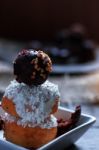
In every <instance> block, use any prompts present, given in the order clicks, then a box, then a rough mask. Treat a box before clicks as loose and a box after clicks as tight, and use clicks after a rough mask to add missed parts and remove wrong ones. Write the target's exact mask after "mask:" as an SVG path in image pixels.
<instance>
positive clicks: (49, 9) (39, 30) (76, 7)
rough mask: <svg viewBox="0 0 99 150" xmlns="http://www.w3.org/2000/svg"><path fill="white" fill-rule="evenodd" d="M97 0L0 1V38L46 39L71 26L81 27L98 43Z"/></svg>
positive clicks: (98, 7)
mask: <svg viewBox="0 0 99 150" xmlns="http://www.w3.org/2000/svg"><path fill="white" fill-rule="evenodd" d="M98 14H99V1H98V0H94V1H93V0H86V1H85V0H76V1H74V0H61V1H60V0H53V1H50V0H42V1H41V0H36V1H34V0H28V1H25V0H20V1H17V0H14V1H13V0H3V1H0V37H7V38H13V39H18V40H20V39H21V40H30V39H33V38H35V39H38V38H39V39H50V38H52V37H53V35H54V33H55V32H57V31H58V30H60V29H62V28H66V27H69V26H70V25H71V24H72V23H75V22H79V23H81V24H83V25H84V26H85V27H86V28H87V30H88V32H87V33H88V35H89V36H90V37H92V38H93V39H95V40H96V41H99V15H98Z"/></svg>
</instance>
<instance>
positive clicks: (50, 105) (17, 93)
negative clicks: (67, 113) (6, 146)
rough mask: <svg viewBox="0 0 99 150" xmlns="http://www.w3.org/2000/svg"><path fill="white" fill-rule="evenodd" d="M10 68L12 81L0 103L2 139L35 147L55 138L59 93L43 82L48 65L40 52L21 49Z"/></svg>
mask: <svg viewBox="0 0 99 150" xmlns="http://www.w3.org/2000/svg"><path fill="white" fill-rule="evenodd" d="M13 67H14V75H15V79H14V80H13V81H11V83H10V84H9V85H8V87H7V88H6V90H5V93H4V95H3V98H2V102H1V106H2V113H1V114H0V116H1V119H2V120H3V121H4V137H5V139H6V140H7V141H10V142H12V143H15V144H17V145H20V146H22V147H26V148H31V147H32V148H39V147H41V146H42V145H44V144H46V143H48V142H49V141H51V140H53V139H54V138H55V137H56V136H57V126H58V124H57V119H56V118H55V116H54V113H55V112H57V110H58V106H59V101H60V93H59V89H58V86H57V85H55V84H53V83H51V82H50V81H48V79H47V78H48V75H49V73H50V72H51V70H52V63H51V60H50V58H49V56H48V55H47V54H45V53H44V52H43V51H36V50H22V51H21V52H20V53H19V54H18V55H17V57H16V58H15V60H14V65H13ZM19 137H20V138H19Z"/></svg>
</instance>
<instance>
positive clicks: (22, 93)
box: [4, 80, 60, 128]
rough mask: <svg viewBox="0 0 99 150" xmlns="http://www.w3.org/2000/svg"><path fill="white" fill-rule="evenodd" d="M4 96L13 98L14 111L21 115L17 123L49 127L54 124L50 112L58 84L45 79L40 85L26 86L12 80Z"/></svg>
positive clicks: (56, 96)
mask: <svg viewBox="0 0 99 150" xmlns="http://www.w3.org/2000/svg"><path fill="white" fill-rule="evenodd" d="M4 97H8V99H11V100H13V103H14V104H15V108H16V112H17V114H18V115H19V116H20V117H21V120H18V122H17V123H18V124H22V125H27V124H29V123H30V124H31V123H32V126H40V127H42V128H51V127H53V126H56V125H57V123H56V119H55V117H53V116H52V115H50V113H51V112H52V108H53V106H54V105H55V103H56V100H57V99H59V97H60V94H59V90H58V86H57V85H55V84H53V83H51V82H49V81H46V82H45V83H43V84H42V85H38V86H31V87H30V86H28V85H26V84H24V83H18V82H17V81H16V80H13V81H12V82H11V84H10V85H9V86H8V87H7V89H6V91H5V94H4Z"/></svg>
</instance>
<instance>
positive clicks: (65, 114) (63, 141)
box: [0, 107, 96, 150]
mask: <svg viewBox="0 0 99 150" xmlns="http://www.w3.org/2000/svg"><path fill="white" fill-rule="evenodd" d="M71 112H72V110H68V109H66V108H63V107H60V108H59V110H58V112H57V113H56V114H55V115H56V117H57V118H63V119H68V118H70V116H71ZM95 121H96V118H95V117H93V116H90V115H86V114H81V118H80V120H79V122H78V124H77V126H76V127H75V128H73V129H72V130H70V131H68V132H66V133H64V134H63V135H61V136H59V137H57V138H56V139H54V140H52V141H51V142H49V143H48V144H46V145H44V146H42V147H40V148H38V149H37V150H60V149H61V150H62V149H64V148H66V147H68V146H70V145H71V144H73V143H75V142H76V141H77V140H78V139H79V138H80V137H81V136H82V135H83V134H84V133H85V132H86V131H87V130H88V129H89V128H90V127H91V125H92V124H93V123H94V122H95ZM19 138H20V137H19ZM0 150H26V149H25V148H22V147H20V146H17V145H15V144H12V143H10V142H7V141H5V140H4V138H3V132H2V131H0Z"/></svg>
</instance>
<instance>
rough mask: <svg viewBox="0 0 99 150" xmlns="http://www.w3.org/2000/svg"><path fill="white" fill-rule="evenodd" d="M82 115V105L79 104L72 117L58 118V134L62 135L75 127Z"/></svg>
mask: <svg viewBox="0 0 99 150" xmlns="http://www.w3.org/2000/svg"><path fill="white" fill-rule="evenodd" d="M80 116H81V107H80V106H77V107H76V109H75V112H74V113H72V114H71V118H70V119H68V120H63V119H62V118H60V119H59V120H57V123H58V132H57V136H60V135H62V134H64V133H66V132H67V131H69V130H70V129H72V128H74V127H75V126H76V125H77V123H78V121H79V119H80Z"/></svg>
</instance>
